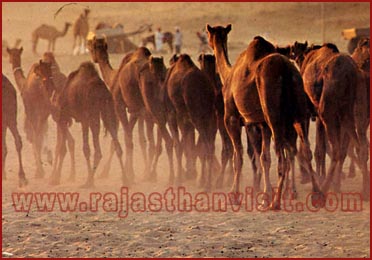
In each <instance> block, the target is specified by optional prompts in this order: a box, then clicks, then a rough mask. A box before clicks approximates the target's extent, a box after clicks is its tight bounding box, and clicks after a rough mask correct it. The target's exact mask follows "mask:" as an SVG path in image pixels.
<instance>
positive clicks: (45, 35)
mask: <svg viewBox="0 0 372 260" xmlns="http://www.w3.org/2000/svg"><path fill="white" fill-rule="evenodd" d="M70 26H71V24H70V23H65V27H64V29H63V30H62V31H58V30H57V29H56V27H54V26H51V25H47V24H42V25H40V26H39V27H37V28H36V29H35V30H34V31H33V32H32V51H33V52H34V53H35V54H36V53H37V52H36V47H37V43H38V41H39V39H45V40H47V41H48V51H52V52H54V51H55V45H56V40H57V38H60V37H64V36H65V35H66V33H67V31H68V28H69V27H70Z"/></svg>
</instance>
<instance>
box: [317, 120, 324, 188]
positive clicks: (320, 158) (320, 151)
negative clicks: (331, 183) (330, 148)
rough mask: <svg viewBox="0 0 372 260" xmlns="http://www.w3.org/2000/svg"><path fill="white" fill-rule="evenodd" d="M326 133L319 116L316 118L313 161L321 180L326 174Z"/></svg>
mask: <svg viewBox="0 0 372 260" xmlns="http://www.w3.org/2000/svg"><path fill="white" fill-rule="evenodd" d="M325 156H326V134H325V130H324V125H323V123H322V121H321V120H320V119H319V117H318V118H317V120H316V143H315V162H316V173H317V174H318V176H319V177H320V182H322V181H323V180H324V178H325V176H326V169H325V167H326V159H325Z"/></svg>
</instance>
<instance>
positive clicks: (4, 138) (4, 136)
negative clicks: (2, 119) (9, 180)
mask: <svg viewBox="0 0 372 260" xmlns="http://www.w3.org/2000/svg"><path fill="white" fill-rule="evenodd" d="M6 130H7V129H6V126H5V124H4V123H3V124H2V133H3V134H2V139H3V142H2V144H3V146H2V148H3V149H2V152H3V164H2V169H3V171H2V180H3V181H4V180H6V172H5V160H6V156H7V154H8V149H7V147H6Z"/></svg>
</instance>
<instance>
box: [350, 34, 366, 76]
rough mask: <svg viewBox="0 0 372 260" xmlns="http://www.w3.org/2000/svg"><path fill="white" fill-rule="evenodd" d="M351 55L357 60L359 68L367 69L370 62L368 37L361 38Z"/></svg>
mask: <svg viewBox="0 0 372 260" xmlns="http://www.w3.org/2000/svg"><path fill="white" fill-rule="evenodd" d="M352 57H353V58H354V60H356V61H357V63H358V65H359V67H360V68H362V69H365V70H368V71H369V67H370V66H369V64H370V51H369V38H362V39H361V40H360V41H359V42H358V45H357V47H356V48H355V50H354V52H353V54H352Z"/></svg>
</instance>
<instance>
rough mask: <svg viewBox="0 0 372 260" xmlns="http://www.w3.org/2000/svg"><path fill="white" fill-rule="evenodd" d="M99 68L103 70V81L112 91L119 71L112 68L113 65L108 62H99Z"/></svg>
mask: <svg viewBox="0 0 372 260" xmlns="http://www.w3.org/2000/svg"><path fill="white" fill-rule="evenodd" d="M99 68H100V70H101V73H102V77H103V80H104V81H105V83H106V85H107V86H108V87H109V88H110V89H111V88H112V85H113V81H114V78H115V75H116V73H117V71H116V70H114V69H113V68H112V67H111V64H110V62H109V61H108V60H107V61H101V62H99Z"/></svg>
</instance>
